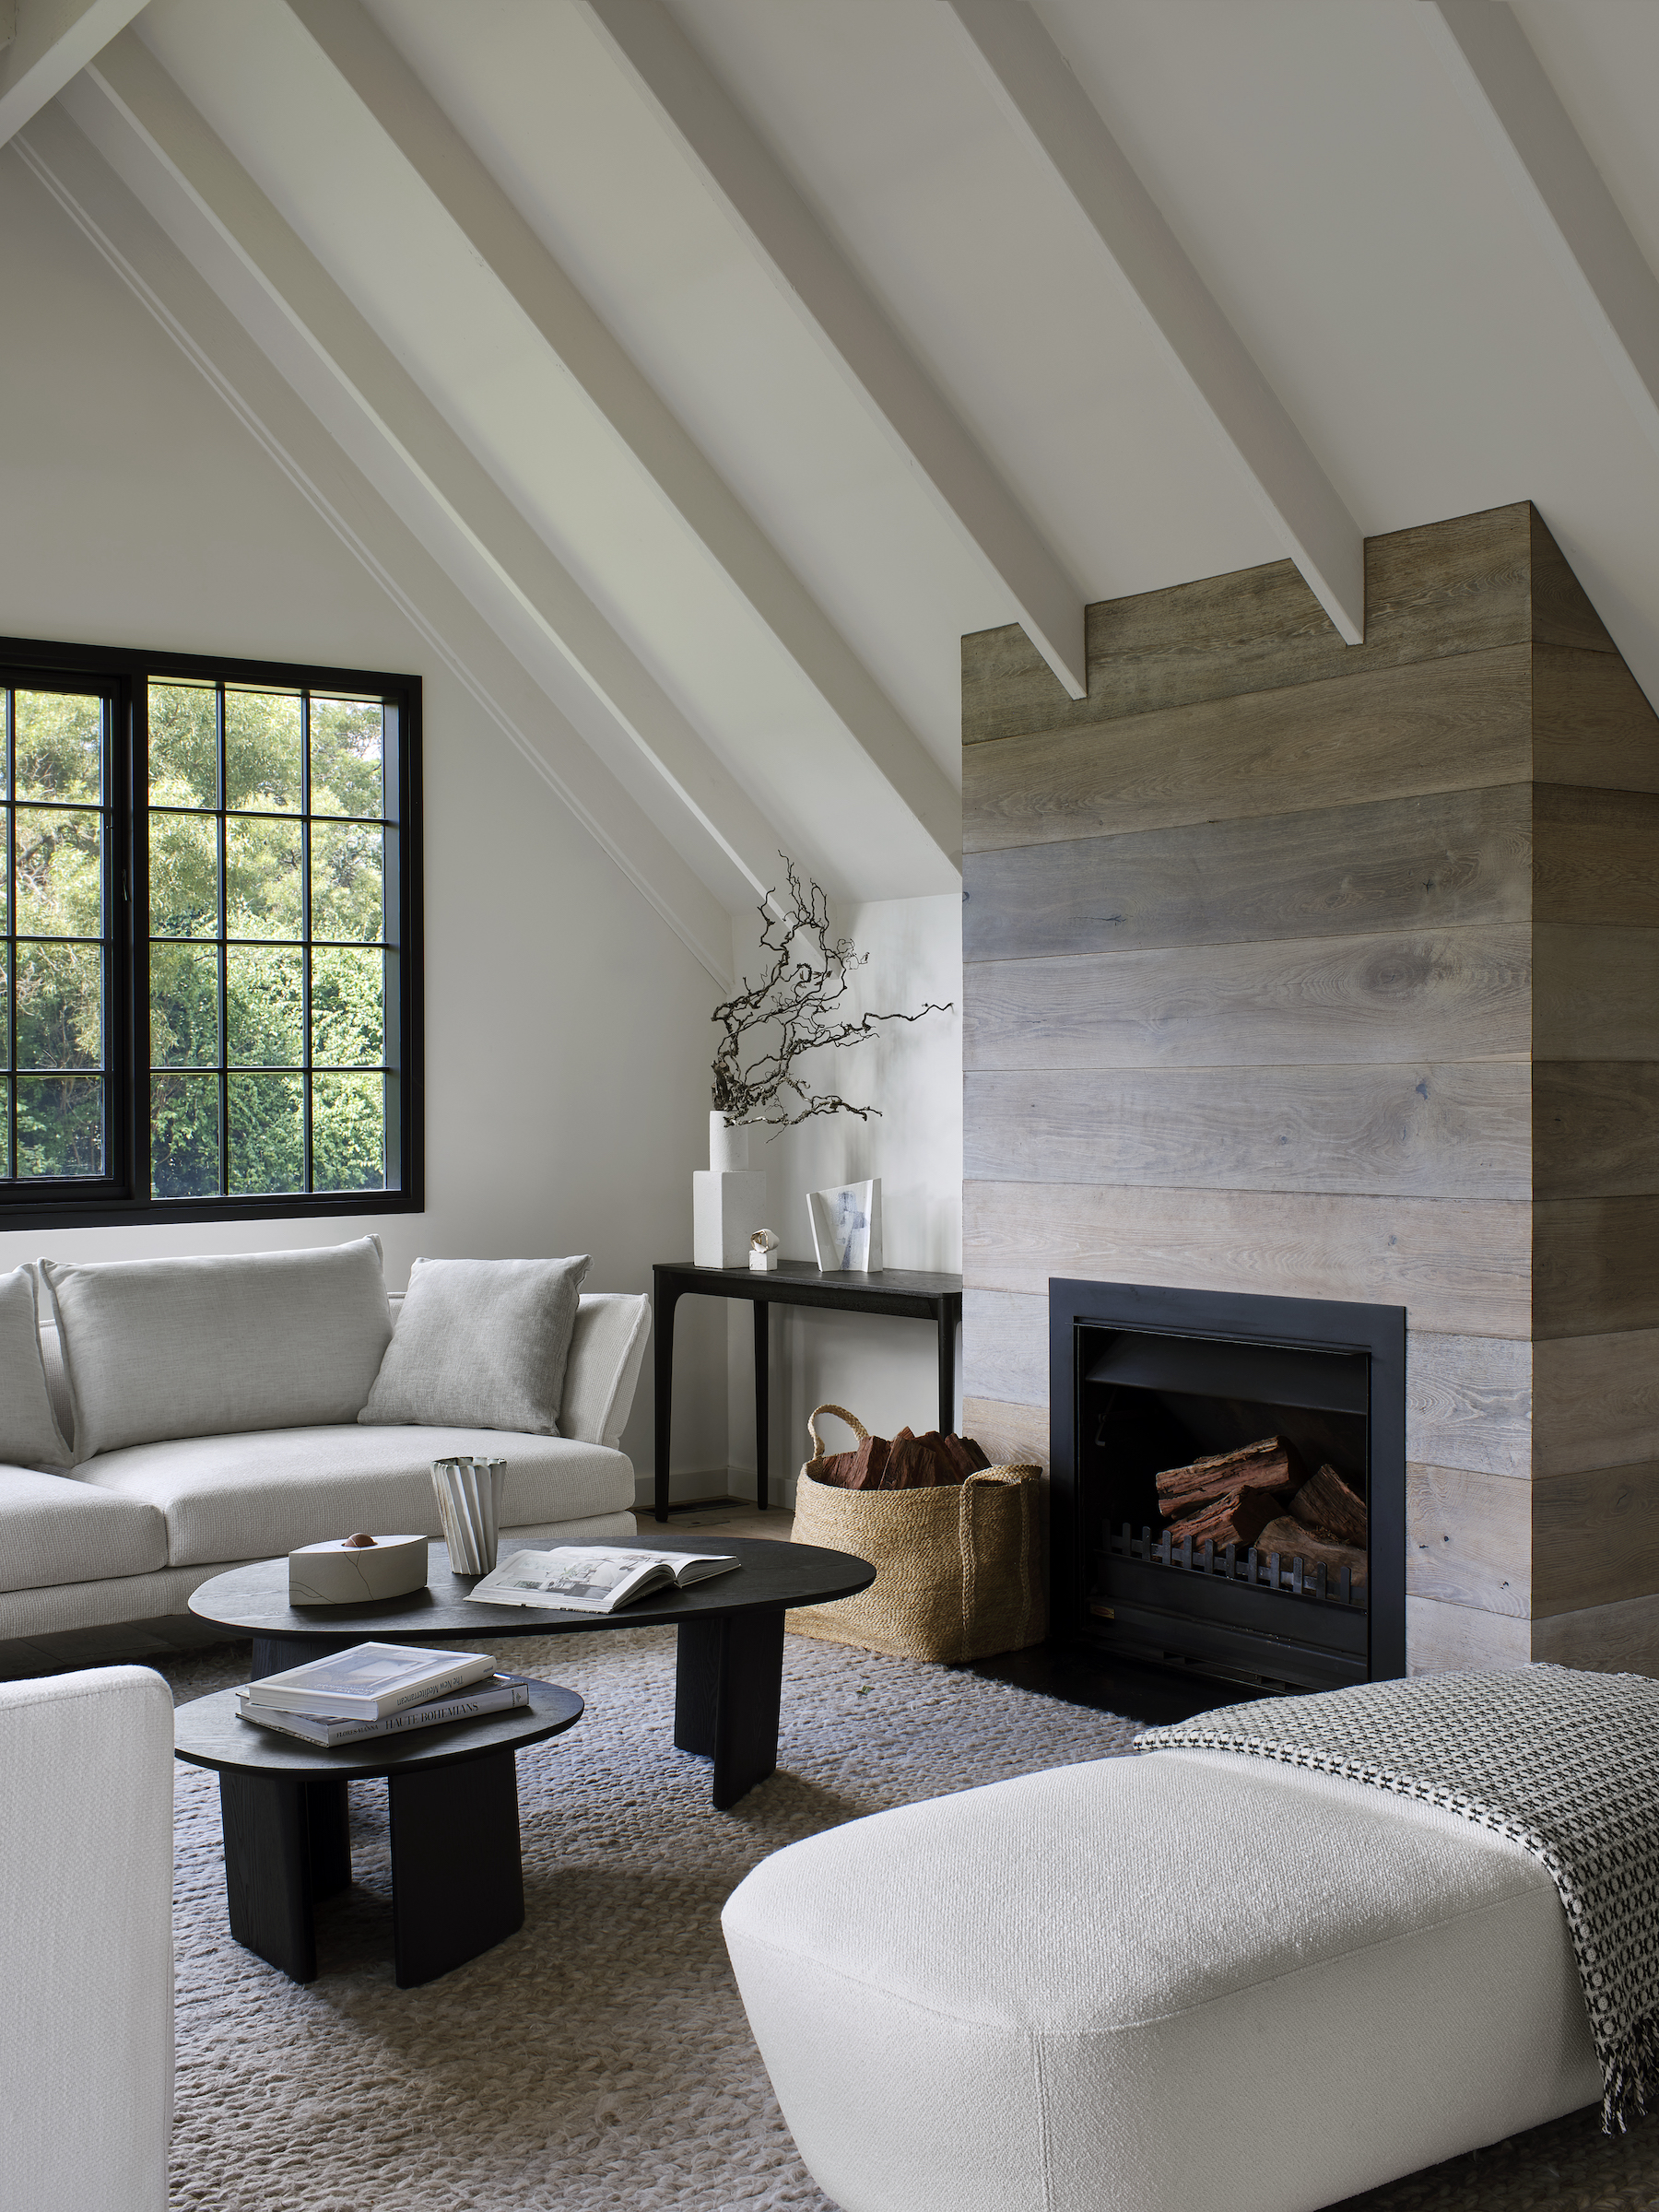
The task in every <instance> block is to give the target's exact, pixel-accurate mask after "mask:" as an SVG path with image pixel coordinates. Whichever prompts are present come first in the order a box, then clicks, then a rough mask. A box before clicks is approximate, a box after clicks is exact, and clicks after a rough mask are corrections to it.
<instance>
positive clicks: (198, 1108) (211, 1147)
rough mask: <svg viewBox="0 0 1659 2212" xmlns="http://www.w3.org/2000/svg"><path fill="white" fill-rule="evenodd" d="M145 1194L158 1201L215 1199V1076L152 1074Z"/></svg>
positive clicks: (216, 1195)
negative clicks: (148, 1187) (159, 1199)
mask: <svg viewBox="0 0 1659 2212" xmlns="http://www.w3.org/2000/svg"><path fill="white" fill-rule="evenodd" d="M150 1191H151V1194H152V1195H154V1196H155V1197H157V1198H217V1197H218V1194H219V1087H218V1077H217V1076H157V1077H154V1078H153V1079H152V1081H151V1083H150Z"/></svg>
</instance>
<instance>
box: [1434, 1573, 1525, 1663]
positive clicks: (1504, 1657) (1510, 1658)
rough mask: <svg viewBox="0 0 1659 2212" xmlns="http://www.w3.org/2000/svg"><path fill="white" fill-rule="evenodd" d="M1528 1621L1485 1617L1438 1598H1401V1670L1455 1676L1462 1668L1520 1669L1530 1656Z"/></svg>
mask: <svg viewBox="0 0 1659 2212" xmlns="http://www.w3.org/2000/svg"><path fill="white" fill-rule="evenodd" d="M1532 1627H1533V1624H1532V1623H1531V1621H1529V1620H1522V1619H1518V1618H1516V1617H1515V1615H1514V1614H1512V1613H1488V1612H1487V1611H1486V1610H1485V1608H1484V1607H1483V1606H1451V1605H1448V1604H1447V1603H1446V1602H1445V1600H1444V1599H1443V1598H1436V1597H1413V1596H1411V1595H1410V1594H1409V1593H1407V1594H1406V1673H1407V1674H1410V1675H1442V1674H1453V1673H1458V1672H1461V1671H1462V1670H1464V1669H1465V1668H1468V1667H1484V1666H1524V1665H1526V1663H1527V1661H1528V1660H1529V1659H1530V1658H1531V1657H1532Z"/></svg>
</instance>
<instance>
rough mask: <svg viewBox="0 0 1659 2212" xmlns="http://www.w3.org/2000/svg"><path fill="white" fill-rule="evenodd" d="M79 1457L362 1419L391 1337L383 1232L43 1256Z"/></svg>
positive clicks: (43, 1266)
mask: <svg viewBox="0 0 1659 2212" xmlns="http://www.w3.org/2000/svg"><path fill="white" fill-rule="evenodd" d="M41 1276H42V1277H44V1279H45V1282H46V1286H47V1288H48V1290H49V1291H50V1293H51V1296H52V1300H53V1305H54V1307H55V1308H56V1311H57V1324H58V1341H59V1343H60V1345H61V1346H62V1347H63V1354H64V1367H65V1372H66V1373H67V1375H68V1378H69V1396H70V1402H71V1404H72V1405H73V1406H74V1408H75V1443H76V1454H77V1456H78V1457H79V1458H80V1459H83V1460H87V1459H90V1458H91V1457H92V1456H93V1454H94V1453H99V1452H113V1451H117V1450H119V1449H120V1448H121V1447H122V1446H123V1445H125V1444H148V1443H154V1442H156V1441H158V1440H159V1439H161V1438H172V1437H181V1436H229V1435H234V1434H237V1433H240V1432H241V1431H244V1430H252V1429H309V1428H316V1427H322V1426H325V1425H327V1424H330V1423H334V1422H338V1421H351V1420H355V1419H356V1418H357V1416H358V1413H359V1410H360V1409H361V1407H362V1405H363V1401H364V1400H365V1399H366V1398H367V1397H368V1395H369V1391H370V1386H371V1384H372V1382H373V1381H374V1378H375V1375H376V1373H377V1372H378V1371H379V1369H380V1362H381V1355H382V1352H383V1351H384V1350H385V1348H386V1345H387V1342H388V1340H389V1339H390V1337H391V1335H392V1316H391V1313H390V1311H389V1310H388V1307H387V1304H386V1278H385V1275H384V1272H383V1270H382V1266H381V1246H380V1239H379V1238H378V1237H359V1238H357V1239H355V1240H354V1241H352V1242H350V1243H348V1244H330V1245H325V1246H323V1247H320V1248H313V1249H310V1250H306V1251H301V1252H254V1253H229V1254H226V1255H224V1256H223V1257H210V1258H205V1259H183V1260H113V1261H107V1262H105V1263H103V1264H102V1265H97V1266H76V1265H70V1264H68V1263H66V1262H65V1261H60V1260H42V1261H41Z"/></svg>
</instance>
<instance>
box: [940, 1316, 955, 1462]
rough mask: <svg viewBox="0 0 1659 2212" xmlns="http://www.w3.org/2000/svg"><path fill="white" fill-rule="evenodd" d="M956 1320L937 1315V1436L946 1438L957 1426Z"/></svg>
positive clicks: (952, 1317) (951, 1317)
mask: <svg viewBox="0 0 1659 2212" xmlns="http://www.w3.org/2000/svg"><path fill="white" fill-rule="evenodd" d="M956 1338H957V1332H956V1320H955V1317H954V1315H952V1314H951V1313H950V1312H942V1313H941V1314H940V1315H939V1434H940V1435H941V1436H948V1435H949V1434H950V1433H951V1431H952V1430H954V1429H955V1427H956V1425H957V1410H956V1359H957V1347H956Z"/></svg>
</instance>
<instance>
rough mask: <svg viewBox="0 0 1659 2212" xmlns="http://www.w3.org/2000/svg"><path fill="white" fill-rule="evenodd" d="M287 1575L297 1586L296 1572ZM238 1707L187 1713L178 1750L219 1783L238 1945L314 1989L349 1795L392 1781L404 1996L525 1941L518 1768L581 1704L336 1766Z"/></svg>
mask: <svg viewBox="0 0 1659 2212" xmlns="http://www.w3.org/2000/svg"><path fill="white" fill-rule="evenodd" d="M281 1566H282V1569H283V1572H284V1574H285V1575H286V1574H287V1571H288V1562H287V1560H286V1559H285V1560H283V1561H282V1562H281ZM317 1655H318V1654H317V1653H316V1652H315V1651H313V1652H312V1656H313V1657H315V1656H317ZM260 1671H261V1672H262V1673H263V1672H268V1671H270V1670H268V1669H264V1668H262V1669H261V1670H260ZM236 1698H237V1693H236V1691H235V1690H233V1689H221V1690H218V1691H216V1692H215V1693H214V1694H213V1695H212V1696H211V1697H206V1698H198V1699H196V1700H194V1703H192V1704H189V1705H181V1706H180V1707H179V1710H178V1712H177V1714H176V1715H175V1716H174V1729H173V1747H174V1749H175V1751H176V1753H177V1755H178V1757H179V1758H180V1759H188V1760H189V1761H190V1763H191V1764H192V1765H193V1766H197V1767H211V1768H213V1769H215V1770H216V1771H218V1778H219V1813H220V1818H221V1819H222V1821H223V1824H224V1831H225V1901H226V1904H227V1906H228V1907H229V1916H230V1933H231V1935H234V1936H235V1938H236V1940H237V1942H238V1943H241V1944H245V1945H246V1946H247V1947H248V1949H249V1950H251V1951H257V1952H258V1954H259V1956H260V1957H261V1958H262V1959H265V1960H266V1962H267V1963H268V1964H269V1965H271V1966H275V1967H278V1968H280V1970H281V1971H282V1972H283V1973H285V1974H287V1975H288V1977H289V1978H290V1979H291V1980H293V1981H295V1982H312V1981H314V1980H315V1979H316V1973H317V1936H316V1924H315V1915H314V1912H313V1909H312V1908H313V1904H314V1901H315V1900H316V1899H317V1898H319V1897H332V1896H333V1895H334V1894H335V1891H336V1890H340V1889H344V1888H347V1886H348V1884H349V1883H350V1880H351V1844H350V1841H349V1837H348V1833H347V1814H346V1784H347V1783H348V1782H360V1781H368V1780H373V1779H378V1778H379V1777H381V1776H384V1778H385V1782H386V1789H387V1795H388V1798H389V1800H390V1810H391V1818H392V1928H393V1955H394V1966H395V1970H396V1975H397V1986H398V1987H399V1988H400V1989H412V1988H413V1987H415V1985H416V1984H417V1983H421V1982H431V1981H434V1980H436V1978H437V1977H438V1975H440V1974H447V1973H448V1972H449V1971H451V1969H452V1968H453V1967H457V1966H460V1965H463V1964H464V1963H465V1960H467V1959H476V1958H477V1956H478V1954H479V1952H480V1951H487V1950H488V1949H489V1948H490V1947H492V1946H493V1945H495V1944H498V1943H500V1942H501V1941H502V1940H503V1938H504V1937H506V1936H508V1935H512V1934H513V1932H514V1931H515V1930H516V1929H518V1928H522V1927H523V1926H524V1867H523V1864H522V1862H521V1860H520V1857H519V1813H518V1776H517V1773H516V1771H515V1769H514V1763H513V1761H514V1755H515V1753H517V1752H519V1751H521V1750H522V1749H523V1748H524V1746H525V1745H526V1744H538V1743H540V1742H541V1741H542V1740H543V1738H544V1737H547V1736H549V1735H561V1734H562V1733H563V1732H564V1730H565V1729H567V1728H571V1727H573V1726H574V1725H575V1724H576V1723H577V1722H578V1721H579V1720H580V1719H581V1718H582V1700H581V1699H580V1698H579V1697H578V1696H577V1695H576V1693H575V1691H574V1690H573V1689H562V1688H559V1686H558V1684H556V1683H552V1682H536V1683H534V1684H532V1686H531V1690H530V1702H529V1704H528V1705H524V1706H518V1707H515V1708H514V1709H513V1710H512V1711H511V1712H490V1713H483V1714H481V1715H480V1716H479V1717H478V1718H477V1720H472V1721H449V1722H445V1723H443V1724H441V1725H440V1726H438V1727H436V1728H432V1729H429V1730H428V1729H414V1730H411V1731H410V1732H409V1733H408V1734H406V1735H382V1736H367V1737H365V1738H363V1739H362V1740H361V1741H360V1742H359V1743H355V1744H339V1745H336V1746H335V1747H334V1748H333V1749H332V1750H331V1749H329V1748H327V1747H324V1746H323V1745H321V1744H307V1743H302V1742H301V1741H300V1738H299V1737H298V1736H292V1735H277V1734H275V1733H274V1732H273V1731H272V1730H270V1729H268V1728H260V1727H257V1726H255V1725H254V1724H253V1723H252V1722H250V1721H244V1720H242V1719H241V1718H240V1716H239V1715H238V1713H237V1710H236Z"/></svg>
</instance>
